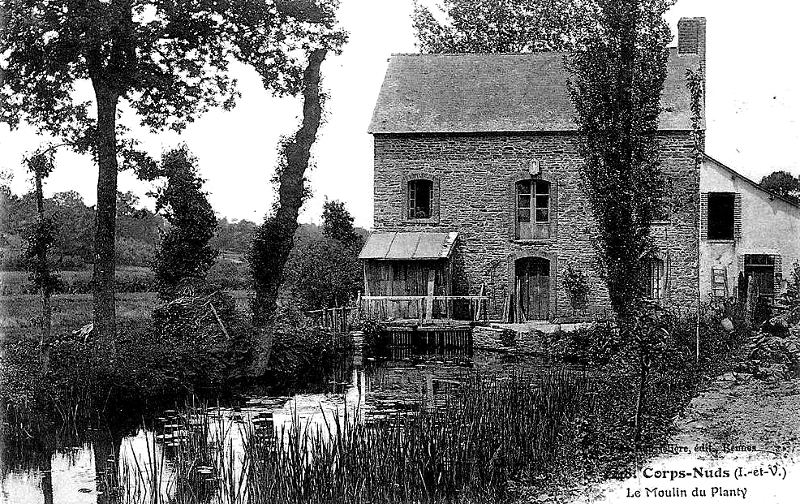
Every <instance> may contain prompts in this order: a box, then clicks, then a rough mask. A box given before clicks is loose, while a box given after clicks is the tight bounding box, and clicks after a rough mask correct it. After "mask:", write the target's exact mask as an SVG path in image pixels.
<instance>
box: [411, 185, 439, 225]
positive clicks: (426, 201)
mask: <svg viewBox="0 0 800 504" xmlns="http://www.w3.org/2000/svg"><path fill="white" fill-rule="evenodd" d="M432 199H433V181H432V180H426V179H417V180H409V181H408V218H409V219H430V218H431V200H432Z"/></svg>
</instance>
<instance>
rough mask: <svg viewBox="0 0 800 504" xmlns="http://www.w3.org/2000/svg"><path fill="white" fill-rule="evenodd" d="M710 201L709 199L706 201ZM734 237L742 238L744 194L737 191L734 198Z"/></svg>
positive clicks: (735, 238)
mask: <svg viewBox="0 0 800 504" xmlns="http://www.w3.org/2000/svg"><path fill="white" fill-rule="evenodd" d="M706 203H708V201H706ZM733 239H734V240H736V241H739V240H741V239H742V194H741V193H736V195H735V196H734V198H733Z"/></svg>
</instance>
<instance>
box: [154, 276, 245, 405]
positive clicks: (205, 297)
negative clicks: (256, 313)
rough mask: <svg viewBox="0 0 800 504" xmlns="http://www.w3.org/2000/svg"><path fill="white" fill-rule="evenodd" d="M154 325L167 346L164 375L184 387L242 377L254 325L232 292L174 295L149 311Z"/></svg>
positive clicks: (221, 383)
mask: <svg viewBox="0 0 800 504" xmlns="http://www.w3.org/2000/svg"><path fill="white" fill-rule="evenodd" d="M153 327H154V328H155V330H156V332H157V333H158V335H159V337H160V339H161V341H162V343H163V345H164V346H165V347H166V348H168V349H169V353H170V357H169V358H167V359H166V362H168V363H169V368H168V369H167V374H168V375H169V376H173V377H174V378H175V379H176V380H177V381H178V382H180V383H181V384H183V386H184V387H186V388H187V389H189V390H192V391H194V390H196V389H198V388H199V389H208V388H220V387H222V386H224V385H228V384H230V383H232V382H235V381H237V380H239V379H242V378H244V377H245V375H246V371H247V369H248V367H249V365H250V363H251V361H252V358H253V342H254V339H255V330H254V329H253V327H252V326H251V325H250V323H249V321H248V319H247V317H246V316H245V315H244V314H242V313H240V312H239V310H238V309H237V308H236V303H235V301H234V299H233V298H232V297H231V296H230V295H228V294H226V293H223V292H219V291H216V292H213V293H211V294H199V295H190V296H184V297H179V298H176V299H174V300H173V301H170V302H168V303H165V304H163V305H162V306H160V307H159V308H157V309H156V310H155V311H154V312H153Z"/></svg>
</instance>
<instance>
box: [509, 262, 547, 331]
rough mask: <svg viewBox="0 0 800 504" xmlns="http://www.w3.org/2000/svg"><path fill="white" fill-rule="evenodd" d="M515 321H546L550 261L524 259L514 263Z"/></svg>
mask: <svg viewBox="0 0 800 504" xmlns="http://www.w3.org/2000/svg"><path fill="white" fill-rule="evenodd" d="M515 269H516V275H515V280H516V291H517V320H518V321H520V322H523V321H526V320H547V318H548V315H549V306H550V261H548V260H547V259H542V258H539V257H526V258H523V259H519V260H517V263H516V268H515Z"/></svg>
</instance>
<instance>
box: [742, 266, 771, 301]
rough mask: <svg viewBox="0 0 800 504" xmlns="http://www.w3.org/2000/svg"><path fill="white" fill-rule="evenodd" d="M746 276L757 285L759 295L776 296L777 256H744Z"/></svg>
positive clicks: (764, 296) (765, 296) (768, 297)
mask: <svg viewBox="0 0 800 504" xmlns="http://www.w3.org/2000/svg"><path fill="white" fill-rule="evenodd" d="M744 276H745V277H746V278H749V279H750V282H752V283H753V284H754V285H755V288H756V292H758V297H763V298H767V299H769V300H770V301H772V300H773V298H774V297H775V258H774V257H772V256H770V255H763V254H753V255H746V256H744Z"/></svg>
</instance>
